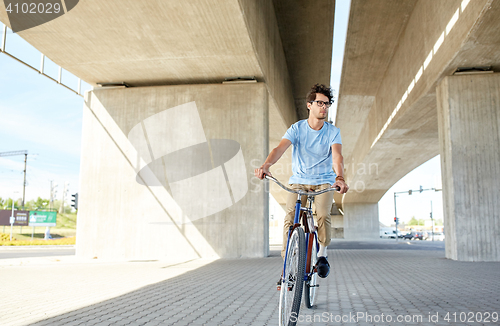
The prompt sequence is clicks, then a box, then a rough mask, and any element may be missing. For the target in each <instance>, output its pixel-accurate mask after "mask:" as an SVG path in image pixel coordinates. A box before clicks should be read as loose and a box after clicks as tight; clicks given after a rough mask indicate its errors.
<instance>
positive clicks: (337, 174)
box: [255, 84, 349, 278]
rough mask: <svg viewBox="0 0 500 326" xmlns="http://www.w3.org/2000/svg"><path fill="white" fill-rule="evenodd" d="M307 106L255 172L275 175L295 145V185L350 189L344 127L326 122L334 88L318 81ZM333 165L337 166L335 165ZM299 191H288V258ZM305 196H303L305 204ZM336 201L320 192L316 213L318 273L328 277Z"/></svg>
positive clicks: (261, 176)
mask: <svg viewBox="0 0 500 326" xmlns="http://www.w3.org/2000/svg"><path fill="white" fill-rule="evenodd" d="M306 99H307V110H308V111H309V117H308V118H307V119H305V120H300V121H298V122H296V123H294V124H293V125H292V126H291V127H290V128H289V129H288V130H287V132H286V133H285V135H284V136H283V138H282V140H281V141H280V143H279V144H278V146H277V147H276V148H275V149H273V150H272V151H271V153H270V154H269V156H268V157H267V159H266V161H265V162H264V164H262V166H261V167H260V168H258V169H255V176H256V177H258V178H259V179H263V178H264V175H265V174H267V175H272V174H271V173H270V172H269V168H270V167H271V166H272V165H273V164H275V163H276V162H277V161H278V160H279V159H280V158H281V156H282V155H283V153H284V152H285V151H286V150H287V149H288V147H290V145H293V151H292V171H293V175H292V177H291V178H290V180H289V184H290V186H291V188H292V189H300V190H305V191H309V190H313V191H318V190H322V189H325V188H328V187H340V191H339V192H340V193H341V194H344V193H346V192H347V190H348V189H349V187H348V186H347V184H346V183H345V180H344V177H343V176H344V158H343V157H342V141H341V138H340V129H339V128H337V127H335V126H334V125H332V124H330V123H328V122H326V123H325V120H326V119H327V117H328V108H329V107H330V106H331V105H332V103H333V95H332V90H331V88H329V87H326V86H325V85H319V84H316V85H314V86H313V87H312V88H311V90H310V91H309V93H308V94H307V97H306ZM332 167H333V169H332ZM296 199H297V196H296V195H295V194H292V193H290V194H288V197H287V201H286V216H285V223H284V226H283V247H282V250H281V256H282V257H283V259H284V258H285V250H286V243H287V238H288V230H289V228H290V226H293V219H294V215H295V201H296ZM304 203H305V196H303V197H302V205H304ZM332 203H333V192H326V193H324V194H321V195H318V196H316V199H315V205H316V215H317V223H318V241H319V246H320V249H319V251H318V261H317V265H316V266H317V271H318V275H319V276H320V277H322V278H325V277H327V276H328V274H329V273H330V265H329V264H328V259H327V253H326V248H327V246H328V245H329V244H330V241H331V218H330V210H331V206H332Z"/></svg>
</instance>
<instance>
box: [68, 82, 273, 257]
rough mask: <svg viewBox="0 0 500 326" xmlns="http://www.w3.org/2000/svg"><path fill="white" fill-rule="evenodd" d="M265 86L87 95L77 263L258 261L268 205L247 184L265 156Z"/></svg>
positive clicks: (258, 187) (264, 246)
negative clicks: (95, 260)
mask: <svg viewBox="0 0 500 326" xmlns="http://www.w3.org/2000/svg"><path fill="white" fill-rule="evenodd" d="M268 103H269V99H268V92H267V89H266V87H265V85H264V84H263V83H255V84H217V85H179V86H157V87H136V88H127V89H100V90H94V91H92V92H89V93H87V94H86V99H85V105H84V117H83V135H82V160H81V173H80V177H81V181H80V193H79V208H80V209H79V212H78V213H79V214H78V227H77V234H78V236H77V239H78V240H77V245H76V249H77V255H78V256H81V257H98V258H115V259H165V258H166V259H179V260H189V259H194V258H198V257H215V258H216V257H228V258H229V257H232V258H235V257H264V256H267V255H268V252H269V244H268V241H269V234H268V233H269V220H268V207H269V197H268V194H267V193H266V192H265V188H264V183H263V182H261V183H258V184H252V185H251V184H250V178H251V177H252V175H253V169H254V167H253V166H251V163H250V162H251V161H252V160H258V161H259V162H263V161H264V159H265V157H266V156H267V154H268V152H269V149H268V129H269V128H268V127H269V126H268V124H269V118H268Z"/></svg>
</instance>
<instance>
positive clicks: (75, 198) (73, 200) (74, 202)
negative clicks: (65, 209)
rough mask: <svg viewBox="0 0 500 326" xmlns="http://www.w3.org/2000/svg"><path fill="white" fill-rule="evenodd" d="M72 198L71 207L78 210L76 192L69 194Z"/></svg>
mask: <svg viewBox="0 0 500 326" xmlns="http://www.w3.org/2000/svg"><path fill="white" fill-rule="evenodd" d="M71 197H73V199H71V203H72V204H71V207H74V208H75V209H76V210H78V193H76V194H74V195H71Z"/></svg>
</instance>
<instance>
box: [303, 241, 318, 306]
mask: <svg viewBox="0 0 500 326" xmlns="http://www.w3.org/2000/svg"><path fill="white" fill-rule="evenodd" d="M311 243H312V246H311V251H310V252H308V254H309V257H308V259H309V261H310V262H311V263H310V268H309V270H308V271H306V273H311V275H310V277H309V278H308V280H306V281H305V282H304V284H305V286H304V302H305V304H306V307H307V308H309V309H310V308H312V307H313V306H314V303H315V301H316V293H317V288H318V273H315V272H314V266H315V265H316V262H317V261H318V256H317V255H318V247H317V246H316V245H317V242H316V239H315V236H314V233H311V234H309V243H308V244H307V245H308V248H309V245H310V244H311Z"/></svg>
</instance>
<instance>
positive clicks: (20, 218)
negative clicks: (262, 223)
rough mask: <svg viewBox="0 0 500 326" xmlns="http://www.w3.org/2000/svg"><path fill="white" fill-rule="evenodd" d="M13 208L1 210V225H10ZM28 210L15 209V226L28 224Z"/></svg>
mask: <svg viewBox="0 0 500 326" xmlns="http://www.w3.org/2000/svg"><path fill="white" fill-rule="evenodd" d="M11 216H12V210H10V209H9V210H0V225H10V217H11ZM28 216H29V212H28V211H20V210H19V211H14V217H15V218H16V219H15V220H14V226H28Z"/></svg>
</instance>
